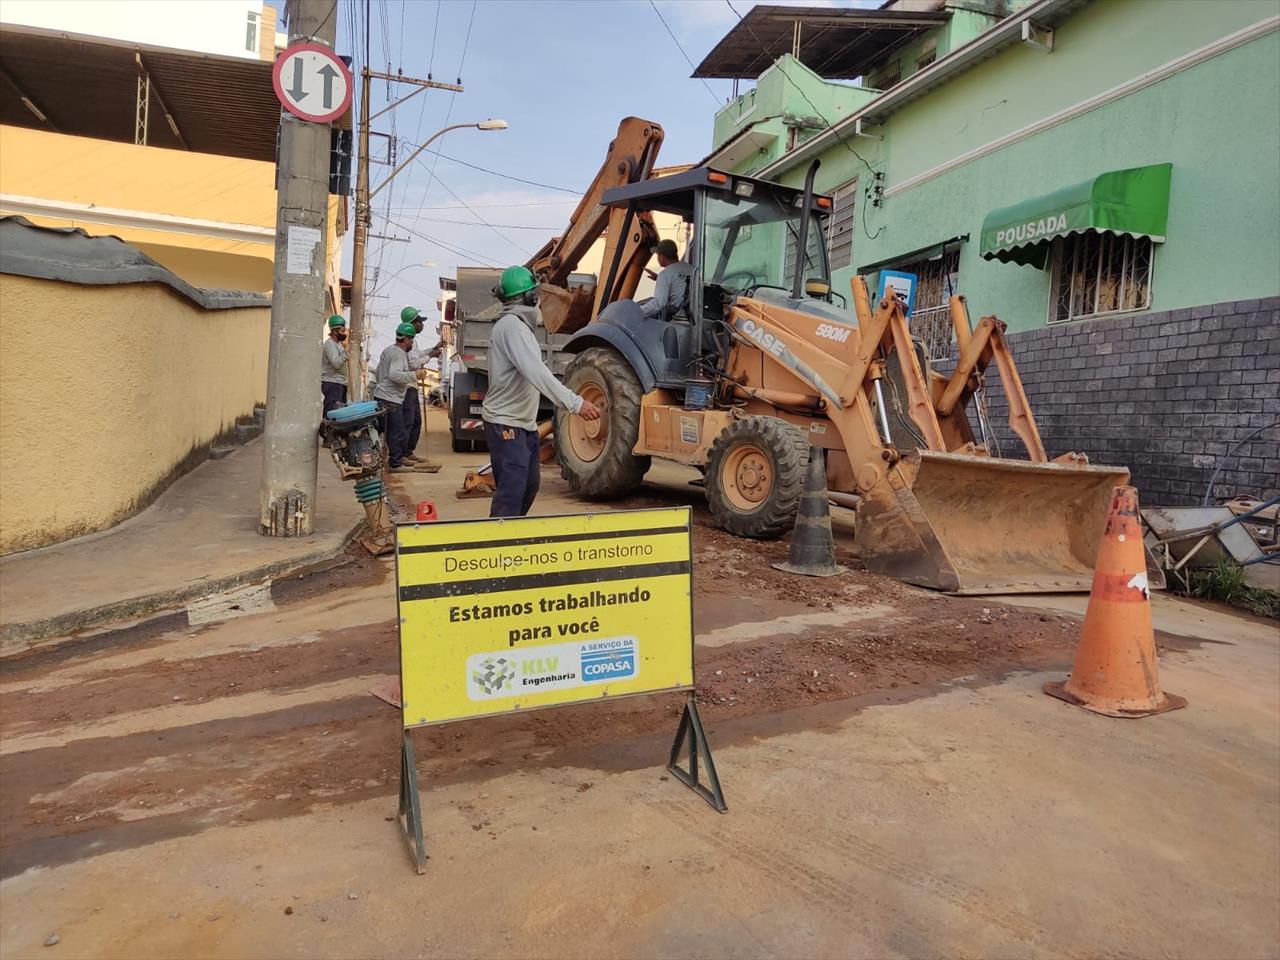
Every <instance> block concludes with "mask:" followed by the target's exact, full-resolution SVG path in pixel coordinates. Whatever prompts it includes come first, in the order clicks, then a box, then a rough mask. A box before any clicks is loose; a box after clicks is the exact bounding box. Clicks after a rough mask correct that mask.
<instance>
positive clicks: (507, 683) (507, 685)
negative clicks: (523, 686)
mask: <svg viewBox="0 0 1280 960" xmlns="http://www.w3.org/2000/svg"><path fill="white" fill-rule="evenodd" d="M515 678H516V668H515V665H514V664H513V663H512V662H511V661H510V660H507V659H506V658H505V657H486V658H485V659H484V660H482V661H481V662H480V664H479V666H478V668H477V669H476V670H474V671H473V672H472V674H471V679H472V681H473V682H474V683H475V685H476V686H477V687H479V688H480V689H481V690H483V691H484V692H485V693H487V694H489V695H490V696H492V695H493V694H495V693H499V692H501V691H504V690H510V689H511V682H512V681H513V680H515Z"/></svg>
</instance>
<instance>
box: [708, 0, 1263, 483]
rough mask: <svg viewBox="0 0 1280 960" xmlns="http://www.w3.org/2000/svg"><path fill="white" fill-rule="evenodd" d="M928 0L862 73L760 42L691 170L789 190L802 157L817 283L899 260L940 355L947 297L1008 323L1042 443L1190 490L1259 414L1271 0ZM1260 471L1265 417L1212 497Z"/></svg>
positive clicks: (920, 331)
mask: <svg viewBox="0 0 1280 960" xmlns="http://www.w3.org/2000/svg"><path fill="white" fill-rule="evenodd" d="M968 6H973V4H969V5H968ZM938 8H939V9H941V10H947V7H946V6H945V5H943V4H938ZM948 12H949V14H950V16H949V19H948V20H947V22H946V23H945V24H940V25H938V26H936V27H933V28H932V29H929V30H927V31H925V32H923V33H921V34H920V35H918V36H917V37H915V38H913V40H912V41H911V43H909V44H907V45H904V46H901V47H900V48H899V49H897V50H896V51H895V52H893V54H892V56H891V57H890V58H889V60H888V61H877V62H869V63H868V64H867V67H866V73H865V76H864V79H863V81H862V83H853V84H851V83H839V82H833V81H829V80H825V79H823V78H822V77H821V76H819V75H818V74H817V73H815V72H814V71H813V70H811V69H809V68H808V67H806V66H805V65H804V63H802V62H801V61H800V60H798V59H796V58H795V57H794V56H792V55H791V54H786V55H783V56H782V57H781V58H779V59H777V60H776V61H775V62H774V63H773V65H772V66H770V67H769V68H768V69H767V70H766V71H765V72H764V73H763V74H762V75H761V76H760V77H759V79H758V82H757V84H756V87H755V89H754V90H751V91H748V92H747V93H746V94H743V95H742V96H741V97H739V98H737V99H736V100H735V101H733V102H731V103H730V104H729V105H728V106H727V107H725V108H724V109H722V110H721V111H720V112H719V113H718V114H717V116H716V120H715V132H714V139H715V143H714V150H713V153H712V155H711V157H710V158H709V162H710V164H711V165H712V166H717V167H720V168H722V169H730V170H732V171H734V172H741V173H753V174H755V175H758V176H764V177H767V178H770V179H776V180H780V181H782V182H785V183H788V184H792V185H799V184H801V183H802V182H803V179H804V175H805V172H806V170H807V168H808V166H809V164H810V163H811V162H812V161H813V160H814V159H817V160H819V161H820V163H821V166H820V168H819V171H818V175H817V181H816V182H817V186H818V189H820V190H822V191H824V192H827V193H831V194H833V195H834V197H835V208H836V212H835V214H834V215H833V216H832V218H831V223H830V225H829V236H828V249H829V251H830V254H831V259H832V266H833V280H834V285H835V289H837V290H841V291H843V290H847V288H848V282H849V279H850V277H851V276H853V275H854V274H855V273H861V274H863V275H864V276H866V277H867V279H868V282H869V284H871V285H872V288H873V293H874V290H875V285H876V283H877V280H878V274H879V272H880V270H882V269H888V268H892V269H896V270H903V271H905V272H909V273H913V274H915V275H916V276H917V278H918V282H917V292H916V304H915V310H914V312H913V316H912V318H911V319H912V329H913V332H914V333H915V334H916V335H917V336H920V337H921V338H922V339H924V340H925V341H926V344H927V346H928V349H929V351H930V353H931V355H932V357H933V358H934V359H935V361H937V362H939V363H941V364H944V365H945V364H946V362H947V361H948V358H949V357H950V355H951V333H950V326H949V323H948V321H947V317H946V309H945V304H946V302H947V297H948V296H949V294H950V293H951V292H958V293H963V294H964V295H965V296H966V297H967V299H968V304H969V309H970V311H971V313H972V314H973V318H974V320H975V322H976V320H977V318H978V317H979V316H983V315H986V314H995V315H996V316H998V317H1000V319H1002V320H1003V321H1004V322H1005V323H1007V324H1008V327H1009V330H1010V332H1011V333H1013V334H1015V336H1014V339H1013V343H1014V348H1015V352H1016V355H1017V359H1018V362H1019V369H1020V371H1021V373H1022V375H1023V379H1024V381H1026V383H1027V388H1028V393H1029V394H1030V395H1031V398H1032V400H1033V403H1034V404H1035V407H1034V409H1035V410H1036V414H1037V418H1038V420H1039V422H1040V427H1041V432H1042V434H1043V435H1044V437H1045V441H1046V445H1047V446H1048V447H1049V448H1050V449H1051V450H1052V451H1053V452H1054V453H1061V452H1065V451H1066V450H1067V449H1083V450H1085V451H1086V452H1088V453H1089V454H1090V455H1091V456H1092V457H1093V458H1094V459H1095V460H1097V461H1099V462H1114V463H1127V464H1128V465H1129V466H1130V468H1131V470H1132V472H1133V474H1134V477H1135V480H1136V481H1137V482H1138V483H1139V485H1140V487H1141V488H1142V489H1143V492H1144V494H1145V495H1148V499H1149V500H1150V501H1152V502H1163V503H1177V502H1190V501H1197V502H1198V500H1199V498H1200V495H1201V494H1202V493H1203V489H1204V485H1205V483H1206V482H1207V478H1208V474H1209V473H1210V472H1211V470H1212V467H1213V466H1214V465H1215V464H1216V462H1217V460H1218V458H1219V457H1222V456H1223V455H1225V454H1226V453H1227V452H1228V449H1229V448H1230V447H1231V446H1232V445H1233V443H1234V442H1235V441H1237V440H1240V439H1242V438H1244V437H1245V436H1246V435H1247V434H1248V433H1250V432H1251V431H1252V430H1254V429H1255V428H1257V427H1259V426H1265V423H1266V422H1269V421H1274V420H1277V419H1280V387H1278V386H1277V384H1278V383H1280V348H1278V347H1277V341H1278V340H1280V314H1278V313H1277V308H1278V307H1280V2H1277V0H1176V2H1174V0H1092V2H1087V0H1086V2H1082V0H1036V2H1032V3H1023V4H1020V5H1016V6H1015V5H1010V4H1005V5H1004V6H1002V7H998V8H993V12H992V13H991V14H989V15H988V14H982V13H979V12H975V11H972V10H949V11H948ZM875 82H882V83H883V84H884V86H886V87H887V89H883V90H881V89H877V88H874V87H870V86H864V85H863V84H864V83H867V84H869V83H875ZM1162 191H1163V192H1162ZM1055 204H1057V206H1055ZM984 225H985V226H986V227H987V230H986V232H985V234H984ZM997 238H999V240H997ZM779 255H781V253H779ZM997 406H998V403H997ZM1003 439H1004V440H1006V441H1008V443H1010V444H1012V443H1013V440H1012V437H1011V436H1007V435H1006V436H1005V437H1004V438H1003ZM1278 486H1280V430H1276V429H1274V428H1273V429H1272V430H1271V431H1270V432H1268V431H1266V430H1264V431H1263V432H1262V434H1261V435H1260V436H1258V437H1255V438H1254V439H1253V440H1252V441H1248V442H1246V443H1244V444H1243V445H1242V446H1241V447H1240V449H1238V450H1236V451H1234V454H1233V458H1232V461H1231V463H1230V464H1229V465H1228V469H1227V470H1226V471H1224V473H1223V479H1222V481H1221V482H1220V483H1219V484H1218V486H1217V488H1216V489H1215V491H1214V492H1215V494H1218V493H1229V492H1250V493H1266V492H1267V491H1271V492H1272V493H1274V492H1275V491H1276V488H1277V487H1278Z"/></svg>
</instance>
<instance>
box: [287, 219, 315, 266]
mask: <svg viewBox="0 0 1280 960" xmlns="http://www.w3.org/2000/svg"><path fill="white" fill-rule="evenodd" d="M288 241H289V242H288V245H287V250H286V256H285V272H286V273H300V274H314V273H315V269H314V268H313V267H312V266H311V261H312V256H313V255H314V253H315V249H316V245H317V244H319V243H320V230H319V228H317V227H304V226H302V225H301V224H297V223H291V224H289V233H288Z"/></svg>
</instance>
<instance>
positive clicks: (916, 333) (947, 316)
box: [889, 247, 960, 360]
mask: <svg viewBox="0 0 1280 960" xmlns="http://www.w3.org/2000/svg"><path fill="white" fill-rule="evenodd" d="M889 269H893V270H901V271H902V272H903V273H914V274H915V275H916V302H915V307H914V308H913V309H912V311H911V316H910V317H909V318H908V323H909V325H910V327H911V335H912V336H913V337H918V338H919V339H921V340H923V341H924V345H925V350H926V352H927V353H928V355H929V359H930V360H949V359H950V358H951V341H952V339H953V333H954V331H953V330H952V327H951V295H952V294H953V293H955V292H956V281H957V279H958V277H959V273H960V249H959V247H955V248H952V249H949V250H948V249H944V250H943V252H942V253H941V254H939V255H938V256H936V257H932V258H929V259H923V260H913V261H911V262H909V263H895V264H893V266H892V267H890V268H889Z"/></svg>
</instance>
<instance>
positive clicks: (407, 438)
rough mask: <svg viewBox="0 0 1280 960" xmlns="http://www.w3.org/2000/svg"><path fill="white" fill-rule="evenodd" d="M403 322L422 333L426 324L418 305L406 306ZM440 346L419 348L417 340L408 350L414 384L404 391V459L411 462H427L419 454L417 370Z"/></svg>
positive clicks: (403, 311) (420, 423) (402, 317)
mask: <svg viewBox="0 0 1280 960" xmlns="http://www.w3.org/2000/svg"><path fill="white" fill-rule="evenodd" d="M401 323H402V324H412V325H413V329H415V330H416V332H417V333H422V326H424V325H425V324H424V320H422V314H421V312H419V310H417V307H404V308H403V310H402V311H401ZM439 346H440V344H436V346H435V347H433V348H431V349H419V348H417V342H416V340H415V342H413V346H412V347H410V351H408V369H410V370H412V371H413V385H412V387H410V388H408V389H407V390H406V392H404V460H406V461H408V462H410V463H425V462H426V457H420V456H417V442H419V439H420V438H421V436H422V403H421V401H420V399H419V393H417V371H419V370H421V369H422V367H425V366H426V362H428V360H430V358H431V357H435V356H439Z"/></svg>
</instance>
